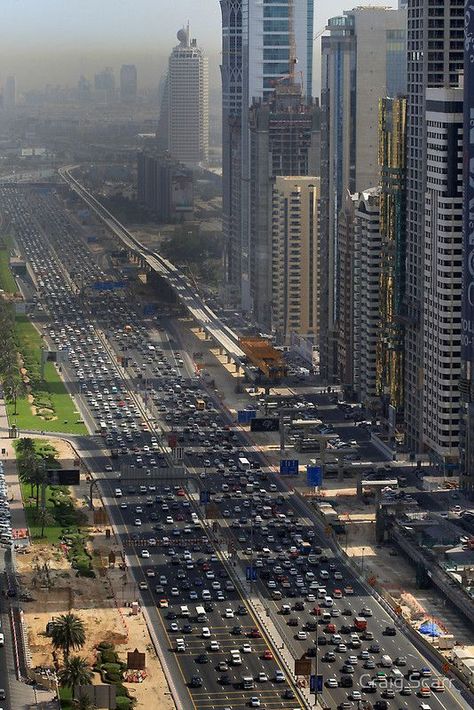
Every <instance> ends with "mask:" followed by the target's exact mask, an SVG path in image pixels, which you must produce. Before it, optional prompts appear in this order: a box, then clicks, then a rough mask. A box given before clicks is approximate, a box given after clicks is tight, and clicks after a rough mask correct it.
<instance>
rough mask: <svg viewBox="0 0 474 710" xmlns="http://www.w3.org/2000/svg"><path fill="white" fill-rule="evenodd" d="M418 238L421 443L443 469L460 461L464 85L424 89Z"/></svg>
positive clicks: (454, 467) (447, 469)
mask: <svg viewBox="0 0 474 710" xmlns="http://www.w3.org/2000/svg"><path fill="white" fill-rule="evenodd" d="M425 117H426V119H425V125H426V190H425V214H424V237H425V238H424V245H423V313H422V318H423V361H422V366H423V397H422V412H423V416H422V433H423V444H424V446H425V447H426V448H427V450H428V453H429V454H430V457H431V459H432V461H433V463H434V464H436V465H438V466H439V467H440V468H442V470H443V471H444V472H445V473H448V472H449V471H453V470H455V469H457V467H458V463H459V380H460V376H461V296H462V267H463V249H462V207H463V163H462V161H463V91H462V89H459V88H458V89H443V88H440V89H427V90H426V97H425Z"/></svg>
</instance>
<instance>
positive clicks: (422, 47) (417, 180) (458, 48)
mask: <svg viewBox="0 0 474 710" xmlns="http://www.w3.org/2000/svg"><path fill="white" fill-rule="evenodd" d="M463 42H464V1H463V0H410V2H409V3H408V32H407V57H408V74H407V219H406V292H405V323H406V325H405V384H404V389H405V392H406V393H407V397H406V403H405V429H406V437H407V443H408V445H409V446H410V448H411V450H412V451H414V452H415V451H421V450H423V448H424V438H425V437H424V435H423V416H422V407H423V383H424V376H423V342H424V337H423V328H424V326H423V313H424V294H423V290H424V287H425V278H424V245H425V226H424V221H425V194H426V173H427V171H426V160H427V157H426V131H427V129H426V126H425V119H426V108H425V102H426V90H427V89H428V88H436V87H441V88H450V87H458V86H459V77H460V74H461V72H462V71H463V63H464V46H463ZM440 167H441V166H440ZM408 393H409V396H408Z"/></svg>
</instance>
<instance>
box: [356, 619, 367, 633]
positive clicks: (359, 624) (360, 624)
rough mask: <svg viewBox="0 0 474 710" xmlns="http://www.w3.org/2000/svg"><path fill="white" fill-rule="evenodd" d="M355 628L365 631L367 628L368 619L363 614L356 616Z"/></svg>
mask: <svg viewBox="0 0 474 710" xmlns="http://www.w3.org/2000/svg"><path fill="white" fill-rule="evenodd" d="M354 628H355V629H357V631H365V630H366V629H367V619H365V618H364V617H363V616H356V618H355V619H354Z"/></svg>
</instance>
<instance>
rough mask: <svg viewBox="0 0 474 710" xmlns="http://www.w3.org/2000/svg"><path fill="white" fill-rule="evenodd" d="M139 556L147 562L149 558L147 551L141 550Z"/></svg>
mask: <svg viewBox="0 0 474 710" xmlns="http://www.w3.org/2000/svg"><path fill="white" fill-rule="evenodd" d="M140 555H141V557H142V558H143V559H144V560H148V559H149V558H150V552H149V550H142V551H141V553H140Z"/></svg>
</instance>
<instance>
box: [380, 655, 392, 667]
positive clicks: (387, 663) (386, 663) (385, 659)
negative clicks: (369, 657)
mask: <svg viewBox="0 0 474 710" xmlns="http://www.w3.org/2000/svg"><path fill="white" fill-rule="evenodd" d="M380 665H381V666H382V667H383V668H391V667H392V665H393V661H392V659H391V658H390V656H387V655H383V656H382V658H381V659H380Z"/></svg>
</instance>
